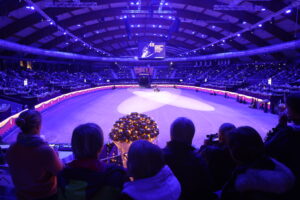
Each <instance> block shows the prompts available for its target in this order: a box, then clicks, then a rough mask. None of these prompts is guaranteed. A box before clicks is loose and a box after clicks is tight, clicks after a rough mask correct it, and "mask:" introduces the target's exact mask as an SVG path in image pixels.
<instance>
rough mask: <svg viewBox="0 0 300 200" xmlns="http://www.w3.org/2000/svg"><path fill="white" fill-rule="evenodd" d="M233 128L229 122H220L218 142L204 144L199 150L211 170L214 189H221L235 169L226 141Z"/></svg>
mask: <svg viewBox="0 0 300 200" xmlns="http://www.w3.org/2000/svg"><path fill="white" fill-rule="evenodd" d="M234 129H235V126H234V125H233V124H231V123H224V124H222V125H221V126H220V128H219V132H218V138H219V140H218V142H217V143H216V144H212V145H206V146H205V147H204V148H202V150H201V151H200V155H201V156H202V157H203V158H204V160H205V161H206V163H207V165H208V168H209V170H210V172H211V175H212V178H213V190H214V191H218V190H221V189H222V187H223V185H224V184H225V183H226V181H227V180H228V179H229V178H230V176H231V174H232V172H233V170H234V169H235V162H234V160H233V159H232V157H231V155H230V152H229V148H228V142H227V141H228V135H229V133H230V132H231V131H232V130H234Z"/></svg>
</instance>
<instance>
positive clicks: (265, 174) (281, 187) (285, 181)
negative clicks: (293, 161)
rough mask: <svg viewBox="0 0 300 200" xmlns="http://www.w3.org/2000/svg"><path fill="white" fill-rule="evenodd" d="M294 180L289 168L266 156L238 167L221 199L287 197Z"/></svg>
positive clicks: (225, 187) (276, 199)
mask: <svg viewBox="0 0 300 200" xmlns="http://www.w3.org/2000/svg"><path fill="white" fill-rule="evenodd" d="M294 181H295V177H294V175H293V173H292V172H291V170H290V169H289V168H287V167H286V166H285V165H283V164H282V163H280V162H278V161H276V160H275V159H270V158H267V157H264V158H262V159H259V160H257V161H256V162H254V163H251V164H248V165H243V166H239V167H237V169H236V170H235V171H234V173H233V174H232V176H231V178H230V179H229V181H228V182H227V183H226V184H225V186H224V188H223V190H222V194H221V200H282V199H287V198H286V194H287V192H288V191H289V190H290V189H291V188H292V187H293V184H294ZM291 200H292V199H291Z"/></svg>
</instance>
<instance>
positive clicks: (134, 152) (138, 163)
mask: <svg viewBox="0 0 300 200" xmlns="http://www.w3.org/2000/svg"><path fill="white" fill-rule="evenodd" d="M127 167H128V174H129V176H131V177H132V178H133V181H132V182H128V183H126V184H125V185H124V190H123V193H124V198H123V199H134V200H166V199H167V200H177V199H178V198H179V196H180V191H181V189H180V183H179V182H178V180H177V178H176V177H175V176H174V174H173V172H172V171H171V169H170V168H169V167H168V166H167V165H165V162H164V158H163V153H162V151H161V149H160V148H159V147H158V146H156V145H154V144H152V143H150V142H148V141H146V140H138V141H135V142H134V143H132V145H131V146H130V148H129V152H128V161H127Z"/></svg>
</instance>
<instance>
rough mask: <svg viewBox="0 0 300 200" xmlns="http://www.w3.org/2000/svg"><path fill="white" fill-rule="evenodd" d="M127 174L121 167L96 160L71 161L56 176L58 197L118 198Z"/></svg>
mask: <svg viewBox="0 0 300 200" xmlns="http://www.w3.org/2000/svg"><path fill="white" fill-rule="evenodd" d="M127 180H128V179H127V176H126V173H125V171H124V169H123V168H121V167H117V166H114V165H106V164H104V163H102V162H99V161H98V160H81V161H76V160H75V161H73V162H72V163H71V164H69V165H68V166H67V167H66V168H65V169H64V170H63V171H62V172H61V173H60V174H59V176H58V186H59V196H60V199H66V200H68V199H70V200H76V199H86V200H89V199H104V200H107V199H114V200H115V199H119V198H120V196H121V190H122V187H123V184H124V182H125V181H127Z"/></svg>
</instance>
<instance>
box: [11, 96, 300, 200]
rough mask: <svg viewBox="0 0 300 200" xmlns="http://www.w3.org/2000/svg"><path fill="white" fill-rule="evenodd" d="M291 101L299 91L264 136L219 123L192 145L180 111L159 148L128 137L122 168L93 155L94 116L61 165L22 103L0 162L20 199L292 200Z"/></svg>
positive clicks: (96, 141)
mask: <svg viewBox="0 0 300 200" xmlns="http://www.w3.org/2000/svg"><path fill="white" fill-rule="evenodd" d="M299 102H300V95H299V94H293V95H290V96H288V97H287V99H286V106H287V110H286V112H282V113H281V115H280V117H279V123H278V125H277V126H276V127H275V128H274V129H273V131H272V132H270V133H269V134H268V136H267V137H266V138H264V139H263V138H261V136H260V134H259V133H258V132H257V131H256V130H255V129H254V128H252V127H249V126H242V127H235V125H234V124H231V123H225V124H222V125H221V126H220V128H219V132H218V136H217V137H216V138H215V139H208V140H207V141H205V143H204V144H203V145H202V146H201V147H200V148H195V147H193V146H192V141H193V138H194V134H195V126H194V124H193V122H192V121H191V120H190V119H187V118H185V117H180V118H178V119H176V120H175V121H174V122H173V123H172V125H171V127H170V141H169V142H168V143H167V144H166V146H165V147H164V148H162V149H161V148H160V147H158V146H157V145H155V144H152V143H150V142H148V141H146V140H137V141H135V142H133V143H132V144H131V146H130V148H129V151H128V154H127V168H126V169H124V168H123V167H122V166H116V165H114V164H111V163H104V162H102V161H101V160H100V159H99V155H100V153H101V151H102V148H103V146H104V144H103V143H104V141H103V131H102V129H101V127H99V126H98V125H97V124H94V123H87V124H81V125H79V126H77V127H76V128H75V129H74V131H73V134H72V139H71V141H70V143H71V145H72V152H73V155H74V160H72V161H70V162H69V163H66V164H63V163H62V162H61V160H60V159H59V158H58V154H57V152H56V151H55V150H54V149H52V148H51V147H49V145H48V144H47V142H46V141H44V140H43V139H42V138H41V137H40V134H41V133H40V130H41V126H42V117H41V114H40V113H39V112H38V111H35V110H27V111H24V112H23V113H21V114H20V116H19V117H18V118H17V119H16V124H17V126H18V127H20V130H21V132H20V133H19V135H18V137H17V141H16V142H15V143H13V144H12V145H11V146H10V148H9V149H8V151H7V153H6V161H7V163H8V165H9V170H10V173H11V176H12V179H13V183H14V185H15V189H16V195H17V198H18V199H20V200H21V199H22V200H23V199H24V200H27V199H28V200H35V199H37V200H38V199H39V200H42V199H44V200H45V199H47V200H54V199H68V200H71V199H72V200H76V199H93V200H94V199H114V200H118V199H121V200H126V199H134V200H150V199H151V200H176V199H182V200H193V199H195V200H196V199H197V200H198V199H203V200H217V199H220V200H297V199H300V194H299V191H300V159H299V155H300V104H299ZM211 138H212V137H211Z"/></svg>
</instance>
